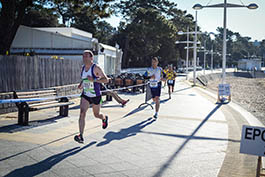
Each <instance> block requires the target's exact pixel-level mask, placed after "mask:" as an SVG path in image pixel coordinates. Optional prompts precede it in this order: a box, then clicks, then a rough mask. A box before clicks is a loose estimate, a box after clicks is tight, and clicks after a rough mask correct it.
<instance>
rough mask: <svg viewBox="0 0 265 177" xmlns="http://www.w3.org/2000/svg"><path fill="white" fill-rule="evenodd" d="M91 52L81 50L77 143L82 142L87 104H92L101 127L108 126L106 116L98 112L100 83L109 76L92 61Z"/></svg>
mask: <svg viewBox="0 0 265 177" xmlns="http://www.w3.org/2000/svg"><path fill="white" fill-rule="evenodd" d="M93 56H94V55H93V53H92V52H91V51H90V50H85V51H84V52H83V63H84V65H83V67H82V70H81V77H82V81H81V82H80V84H79V86H78V88H79V89H83V92H82V94H81V101H80V117H79V133H80V134H79V135H76V136H75V137H74V140H75V141H77V142H78V143H83V142H84V138H83V133H84V129H85V118H86V112H87V110H88V108H89V105H90V104H92V109H93V113H94V116H95V117H96V118H99V119H101V120H102V128H103V129H105V128H107V126H108V116H106V115H103V114H101V113H100V102H101V93H100V83H108V82H109V78H108V77H107V76H106V74H105V73H104V72H103V71H102V69H101V68H100V67H99V66H98V65H96V64H94V63H93Z"/></svg>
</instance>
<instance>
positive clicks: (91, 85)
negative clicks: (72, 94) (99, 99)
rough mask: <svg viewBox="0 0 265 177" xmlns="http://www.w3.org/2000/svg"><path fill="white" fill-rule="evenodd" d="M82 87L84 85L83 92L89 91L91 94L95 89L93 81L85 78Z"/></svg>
mask: <svg viewBox="0 0 265 177" xmlns="http://www.w3.org/2000/svg"><path fill="white" fill-rule="evenodd" d="M83 87H84V92H85V93H88V92H90V93H92V94H94V93H95V91H94V82H91V81H89V80H87V79H85V80H83Z"/></svg>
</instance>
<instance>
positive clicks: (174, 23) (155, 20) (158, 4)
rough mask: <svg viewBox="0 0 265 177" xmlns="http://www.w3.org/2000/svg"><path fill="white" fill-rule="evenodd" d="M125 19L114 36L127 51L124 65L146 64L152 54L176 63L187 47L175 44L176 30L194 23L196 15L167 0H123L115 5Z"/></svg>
mask: <svg viewBox="0 0 265 177" xmlns="http://www.w3.org/2000/svg"><path fill="white" fill-rule="evenodd" d="M115 6H116V7H118V8H119V9H118V10H117V11H118V12H120V13H121V14H122V15H123V18H124V19H125V20H126V22H122V23H121V24H120V27H119V28H118V33H117V34H115V35H114V39H115V40H116V42H117V43H118V44H119V45H120V46H121V48H122V49H123V51H124V54H123V63H122V66H123V67H135V66H147V65H149V62H147V61H148V59H150V57H151V56H159V57H160V62H161V63H162V65H163V64H167V63H177V58H179V57H180V55H182V54H183V55H185V54H184V52H183V51H184V46H183V45H181V47H179V45H178V46H176V45H175V41H176V40H181V39H182V38H183V39H182V40H186V39H184V36H181V37H179V36H177V31H185V30H186V28H187V26H189V25H190V26H191V27H193V26H194V22H193V17H192V15H190V14H187V13H186V11H182V10H179V9H177V8H176V4H175V3H172V2H170V1H168V0H135V1H129V0H128V1H120V2H119V3H118V4H116V5H115Z"/></svg>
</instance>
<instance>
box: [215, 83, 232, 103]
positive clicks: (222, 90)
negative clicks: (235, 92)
mask: <svg viewBox="0 0 265 177" xmlns="http://www.w3.org/2000/svg"><path fill="white" fill-rule="evenodd" d="M224 96H228V101H231V92H230V85H229V84H219V85H218V98H217V100H218V102H223V98H224Z"/></svg>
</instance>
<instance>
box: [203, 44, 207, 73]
mask: <svg viewBox="0 0 265 177" xmlns="http://www.w3.org/2000/svg"><path fill="white" fill-rule="evenodd" d="M205 60H206V39H205V40H204V55H203V74H204V75H205Z"/></svg>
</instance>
